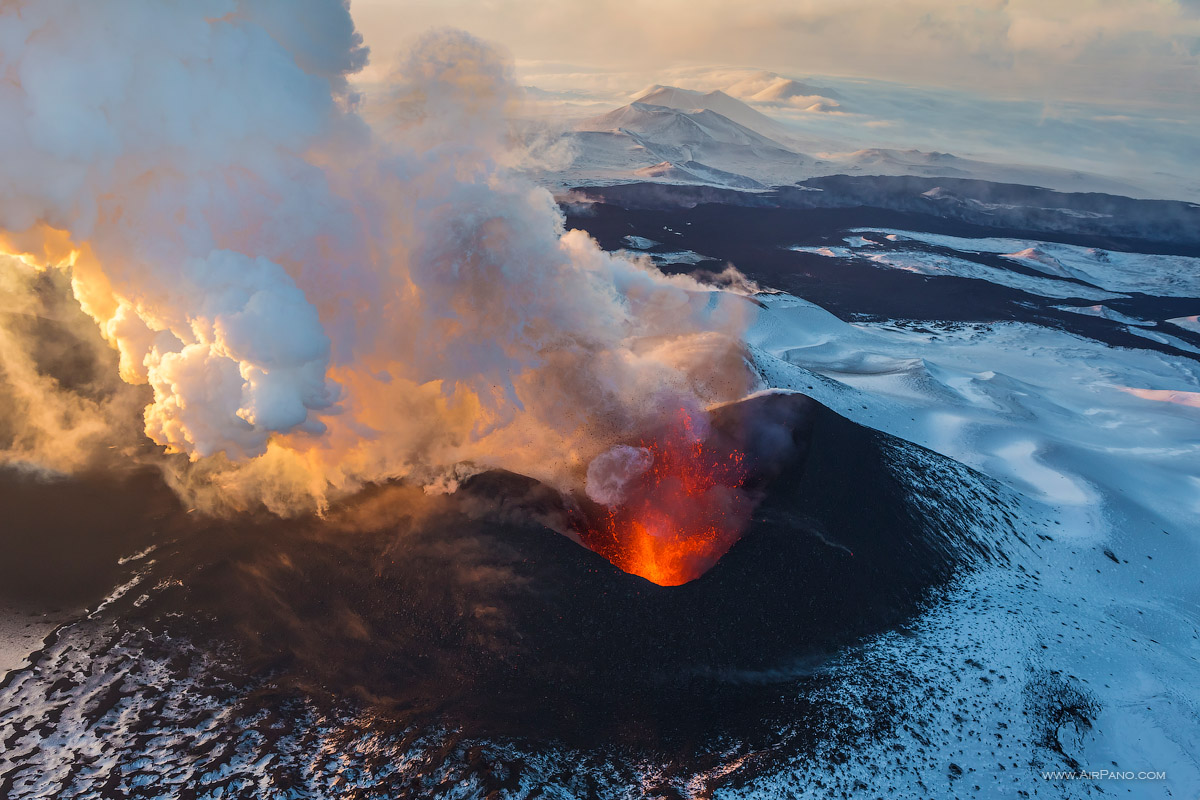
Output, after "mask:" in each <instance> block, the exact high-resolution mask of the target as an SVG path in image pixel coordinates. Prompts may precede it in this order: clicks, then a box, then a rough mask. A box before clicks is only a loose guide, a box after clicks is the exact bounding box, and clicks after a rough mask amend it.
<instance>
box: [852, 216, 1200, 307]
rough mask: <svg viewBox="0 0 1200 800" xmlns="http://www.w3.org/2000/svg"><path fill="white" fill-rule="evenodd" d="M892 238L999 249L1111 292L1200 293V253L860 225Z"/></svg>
mask: <svg viewBox="0 0 1200 800" xmlns="http://www.w3.org/2000/svg"><path fill="white" fill-rule="evenodd" d="M854 233H860V234H861V233H875V234H880V235H883V236H886V237H887V238H889V239H891V240H892V241H914V242H923V243H924V244H929V245H934V246H937V247H944V248H947V249H950V250H958V251H960V252H968V253H995V254H997V255H1001V256H1003V257H1004V258H1006V259H1008V260H1010V261H1012V262H1013V263H1016V264H1020V265H1022V266H1025V267H1028V268H1030V269H1033V270H1037V271H1038V272H1042V273H1044V274H1046V275H1051V276H1053V277H1056V278H1070V279H1074V280H1080V281H1084V282H1086V283H1090V284H1092V285H1093V286H1098V287H1100V288H1101V289H1105V290H1107V291H1110V292H1141V293H1143V294H1152V295H1158V296H1161V297H1200V258H1194V257H1189V256H1164V255H1152V254H1146V253H1121V252H1116V251H1112V250H1103V249H1100V248H1096V247H1080V246H1078V245H1070V244H1059V243H1057V242H1042V241H1036V240H1030V239H1004V238H983V239H968V238H964V237H960V236H944V235H941V234H936V233H921V232H916V231H902V230H892V229H886V228H858V229H856V230H855V231H854Z"/></svg>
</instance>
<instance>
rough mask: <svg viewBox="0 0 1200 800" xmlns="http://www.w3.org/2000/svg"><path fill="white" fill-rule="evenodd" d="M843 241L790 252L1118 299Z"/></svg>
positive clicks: (1058, 294)
mask: <svg viewBox="0 0 1200 800" xmlns="http://www.w3.org/2000/svg"><path fill="white" fill-rule="evenodd" d="M859 238H861V237H859ZM847 241H850V242H851V244H850V246H849V247H826V246H806V245H797V246H795V247H793V248H791V249H792V250H793V251H795V252H797V253H813V254H815V255H820V256H826V257H828V258H843V259H854V260H861V261H863V262H865V263H869V264H872V265H873V266H876V267H880V268H885V269H900V270H904V271H906V272H915V273H917V274H918V275H928V276H930V277H945V276H953V277H957V278H975V279H977V280H984V281H988V282H990V283H994V284H996V285H998V286H1007V287H1009V288H1010V289H1020V290H1021V291H1023V292H1029V293H1030V294H1036V295H1040V296H1042V297H1053V298H1061V299H1066V298H1069V297H1077V298H1081V299H1084V300H1109V299H1112V298H1115V297H1121V296H1122V295H1119V294H1113V293H1111V292H1104V291H1100V290H1099V289H1096V288H1094V287H1091V286H1085V285H1083V284H1080V283H1076V282H1075V281H1072V280H1055V279H1053V278H1041V277H1038V276H1035V275H1026V274H1023V273H1020V272H1014V271H1011V270H1006V269H1003V268H1001V267H994V266H990V265H988V264H981V263H979V262H977V261H971V260H969V259H967V258H959V257H957V256H949V255H944V254H942V253H933V252H929V251H924V250H908V249H888V250H885V251H881V252H876V251H875V250H873V249H872V248H870V247H869V246H864V244H862V243H860V242H858V241H857V240H847ZM862 242H866V243H867V244H868V245H869V244H873V243H871V242H869V240H866V239H863V240H862Z"/></svg>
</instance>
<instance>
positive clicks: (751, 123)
mask: <svg viewBox="0 0 1200 800" xmlns="http://www.w3.org/2000/svg"><path fill="white" fill-rule="evenodd" d="M633 102H634V103H644V104H646V105H655V106H665V107H666V108H676V109H680V110H683V111H694V110H701V109H702V110H706V111H715V112H716V113H718V114H720V115H721V116H723V117H726V118H728V119H731V120H733V121H734V122H736V123H737V124H739V125H742V126H744V127H747V128H749V129H750V130H752V131H756V132H758V133H761V134H762V135H763V136H766V137H768V138H770V139H774V140H776V141H782V142H787V140H788V139H789V138H791V136H792V135H793V134H792V133H791V132H789V131H788V129H787V128H786V127H785V126H784V125H782V124H780V123H779V122H777V121H775V120H773V119H771V118H770V117H768V116H767V115H766V114H764V113H762V112H761V111H757V110H755V109H753V108H751V107H750V106H749V105H747V104H746V103H743V102H742V101H741V100H738V99H735V98H733V97H730V96H729V95H728V94H726V93H725V92H722V91H720V90H717V91H714V92H696V91H692V90H691V89H680V88H678V87H675V86H661V85H656V86H651V87H650V88H648V89H646V90H645V91H644V92H642V93H641V94H639V95H638V96H637V97H636V98H635V99H634V101H633Z"/></svg>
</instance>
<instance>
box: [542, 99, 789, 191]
mask: <svg viewBox="0 0 1200 800" xmlns="http://www.w3.org/2000/svg"><path fill="white" fill-rule="evenodd" d="M668 99H669V98H668ZM675 99H679V98H675ZM725 99H726V100H728V101H729V102H730V103H737V102H738V101H736V100H734V99H733V98H731V97H726V98H725ZM739 105H741V104H739ZM746 110H748V111H753V109H750V108H749V107H746ZM754 113H757V112H754ZM576 127H577V130H576V131H575V132H573V133H571V134H568V136H571V137H572V139H573V140H574V141H573V142H572V144H573V151H574V155H575V157H574V161H573V163H572V164H571V166H570V168H569V170H568V171H567V172H566V174H565V175H563V176H561V179H562V181H563V182H564V183H568V184H569V183H574V182H598V183H609V182H623V181H637V180H647V179H649V180H656V181H661V182H666V183H699V184H712V185H716V186H727V187H736V188H759V187H765V186H771V185H775V184H778V183H780V182H785V183H792V182H794V181H797V180H801V179H802V178H803V177H805V176H806V175H807V174H809V173H810V172H811V164H812V159H811V158H809V157H808V156H805V155H803V154H801V153H797V152H795V151H794V150H791V149H789V148H787V147H785V146H784V145H783V144H781V143H780V142H778V141H776V140H774V139H771V138H768V137H767V136H764V135H763V134H761V133H759V132H757V131H755V130H753V129H751V128H749V127H746V126H745V125H742V124H740V123H738V122H736V121H734V120H733V119H730V118H729V117H727V116H725V115H723V114H721V113H719V112H717V111H713V110H711V109H704V108H695V109H693V110H690V111H687V110H683V109H679V108H672V107H669V106H665V105H653V104H650V103H642V102H634V103H630V104H629V105H627V106H622V107H621V108H617V109H615V110H613V111H610V112H608V113H607V114H601V115H599V116H596V117H591V118H589V119H585V120H583V121H581V122H580V123H578V125H577V126H576Z"/></svg>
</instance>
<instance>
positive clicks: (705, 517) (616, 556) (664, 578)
mask: <svg viewBox="0 0 1200 800" xmlns="http://www.w3.org/2000/svg"><path fill="white" fill-rule="evenodd" d="M640 450H641V451H642V452H643V453H644V454H645V461H644V462H643V463H644V464H645V465H646V466H643V471H641V472H640V474H637V475H634V476H632V477H631V478H630V479H629V481H628V484H627V485H626V486H624V487H623V488H624V496H623V498H622V499H621V500H620V502H616V503H613V504H611V505H609V507H608V510H607V513H604V514H602V515H600V519H598V520H596V521H595V522H594V523H592V524H590V525H586V526H584V530H583V531H581V532H580V538H581V539H582V540H583V542H584V544H586V545H587V546H588V547H589V548H591V549H592V550H594V551H596V552H597V553H599V554H600V555H602V556H604V557H605V558H607V559H608V560H609V561H610V562H611V563H612V564H613V565H614V566H616V567H618V568H620V569H622V570H624V571H625V572H629V573H632V574H634V575H640V576H641V577H643V578H645V579H646V580H649V581H652V582H653V583H657V584H659V585H661V586H679V585H680V584H684V583H687V582H688V581H691V580H694V579H696V578H698V577H700V576H701V575H703V574H704V573H705V572H707V571H708V570H709V568H711V567H712V566H713V565H714V564H715V563H717V560H718V559H720V558H721V556H723V555H725V553H726V552H727V551H728V550H729V548H730V547H732V546H733V544H734V542H736V541H737V540H738V539H739V538H740V537H741V535H742V532H743V531H744V530H745V528H746V525H747V523H748V522H749V519H750V512H751V511H752V509H753V506H754V503H753V501H752V499H751V497H750V496H749V495H748V494H747V493H746V492H745V491H744V490H743V488H742V487H743V484H744V482H745V480H746V469H745V457H744V455H743V454H742V451H741V450H739V449H738V448H737V447H734V446H732V445H731V444H729V443H728V442H726V441H724V438H723V437H720V436H715V435H712V433H711V432H710V430H709V425H708V421H707V420H698V419H697V418H696V417H695V416H694V415H693V414H692V413H689V412H688V411H687V410H686V409H682V408H681V409H679V411H678V414H677V415H676V417H675V419H673V420H672V422H671V423H670V424H669V425H668V426H667V427H666V429H665V430H664V431H662V432H661V433H660V434H659V435H658V436H657V437H654V438H651V439H649V440H643V441H642V442H641V443H640Z"/></svg>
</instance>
